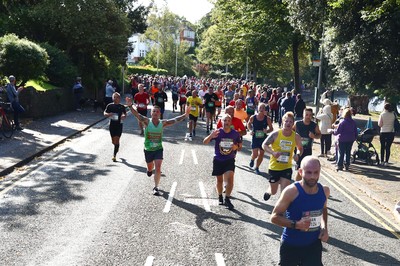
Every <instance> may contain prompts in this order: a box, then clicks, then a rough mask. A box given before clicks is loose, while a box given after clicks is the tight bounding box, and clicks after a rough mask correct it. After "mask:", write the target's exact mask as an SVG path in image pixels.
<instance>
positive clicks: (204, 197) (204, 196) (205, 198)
mask: <svg viewBox="0 0 400 266" xmlns="http://www.w3.org/2000/svg"><path fill="white" fill-rule="evenodd" d="M199 187H200V194H201V198H202V199H203V204H204V209H205V210H206V211H208V212H210V211H211V209H210V204H208V200H207V194H206V191H205V189H204V184H203V182H201V181H200V182H199Z"/></svg>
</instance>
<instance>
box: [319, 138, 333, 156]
mask: <svg viewBox="0 0 400 266" xmlns="http://www.w3.org/2000/svg"><path fill="white" fill-rule="evenodd" d="M331 146H332V134H322V135H321V154H327V153H328V151H330V150H331Z"/></svg>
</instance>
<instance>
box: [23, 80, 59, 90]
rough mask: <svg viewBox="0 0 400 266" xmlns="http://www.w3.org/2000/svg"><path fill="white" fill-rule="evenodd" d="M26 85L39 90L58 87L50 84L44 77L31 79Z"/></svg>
mask: <svg viewBox="0 0 400 266" xmlns="http://www.w3.org/2000/svg"><path fill="white" fill-rule="evenodd" d="M25 86H26V87H33V88H35V90H37V91H48V90H53V89H55V88H57V87H56V86H54V85H52V84H49V83H48V82H46V81H44V80H42V79H31V80H29V81H28V82H27V83H26V84H25Z"/></svg>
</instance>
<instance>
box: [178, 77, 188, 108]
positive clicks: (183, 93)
mask: <svg viewBox="0 0 400 266" xmlns="http://www.w3.org/2000/svg"><path fill="white" fill-rule="evenodd" d="M186 93H187V89H186V85H185V84H182V87H180V88H179V90H178V95H179V106H180V107H181V114H183V113H184V111H185V107H186V100H187V97H186Z"/></svg>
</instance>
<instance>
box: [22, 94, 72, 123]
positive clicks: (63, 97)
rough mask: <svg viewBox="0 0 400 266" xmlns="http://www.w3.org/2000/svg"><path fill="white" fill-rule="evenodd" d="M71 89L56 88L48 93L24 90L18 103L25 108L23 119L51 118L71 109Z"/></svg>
mask: <svg viewBox="0 0 400 266" xmlns="http://www.w3.org/2000/svg"><path fill="white" fill-rule="evenodd" d="M72 96H73V95H72V92H71V89H70V88H69V89H64V88H57V89H53V90H49V91H36V90H35V89H34V88H33V87H27V88H25V89H24V90H23V91H22V92H21V94H20V97H19V98H20V103H21V105H22V106H23V107H24V108H25V110H26V112H25V113H24V114H23V116H25V117H31V118H39V117H46V116H52V115H56V114H59V113H63V112H66V111H70V110H72V109H73V98H72Z"/></svg>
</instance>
